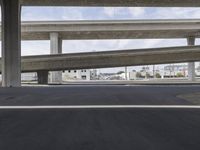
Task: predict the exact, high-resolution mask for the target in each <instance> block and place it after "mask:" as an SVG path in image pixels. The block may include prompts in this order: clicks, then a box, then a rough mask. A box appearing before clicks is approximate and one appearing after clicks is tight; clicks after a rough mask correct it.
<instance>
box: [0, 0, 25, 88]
mask: <svg viewBox="0 0 200 150" xmlns="http://www.w3.org/2000/svg"><path fill="white" fill-rule="evenodd" d="M0 2H1V10H2V86H3V87H19V86H21V35H20V34H21V6H20V3H19V0H0Z"/></svg>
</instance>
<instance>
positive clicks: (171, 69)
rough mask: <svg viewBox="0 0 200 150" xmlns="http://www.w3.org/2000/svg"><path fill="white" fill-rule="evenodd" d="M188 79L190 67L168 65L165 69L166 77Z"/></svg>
mask: <svg viewBox="0 0 200 150" xmlns="http://www.w3.org/2000/svg"><path fill="white" fill-rule="evenodd" d="M180 76H182V77H187V76H188V65H185V64H181V65H174V64H172V65H167V66H165V67H164V77H166V78H167V77H180Z"/></svg>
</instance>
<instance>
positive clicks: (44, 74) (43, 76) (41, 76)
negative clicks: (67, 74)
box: [37, 71, 48, 84]
mask: <svg viewBox="0 0 200 150" xmlns="http://www.w3.org/2000/svg"><path fill="white" fill-rule="evenodd" d="M37 77H38V84H48V71H38V72H37Z"/></svg>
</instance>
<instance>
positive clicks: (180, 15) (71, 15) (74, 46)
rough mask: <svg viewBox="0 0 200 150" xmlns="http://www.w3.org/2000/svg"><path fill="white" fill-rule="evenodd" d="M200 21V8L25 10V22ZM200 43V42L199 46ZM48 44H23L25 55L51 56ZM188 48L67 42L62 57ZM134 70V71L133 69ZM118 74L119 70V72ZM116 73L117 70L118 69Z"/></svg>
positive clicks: (161, 43)
mask: <svg viewBox="0 0 200 150" xmlns="http://www.w3.org/2000/svg"><path fill="white" fill-rule="evenodd" d="M192 18H193V19H198V18H200V9H199V8H141V7H137V8H132V7H130V8H123V7H118V8H111V7H106V8H104V7H89V8H88V7H23V8H22V21H36V20H37V21H38V20H41V21H44V20H121V19H137V20H138V19H192ZM196 43H197V44H198V43H199V40H197V42H196ZM49 45H50V44H49V41H40V42H38V41H23V42H22V55H40V54H49V51H50V46H49ZM181 45H186V39H179V40H176V39H150V40H82V41H78V40H68V41H64V42H63V53H72V52H86V51H104V50H113V49H116V50H117V49H130V48H132V49H134V48H150V47H165V46H181ZM130 69H132V68H130ZM117 70H118V69H117ZM115 71H116V69H115Z"/></svg>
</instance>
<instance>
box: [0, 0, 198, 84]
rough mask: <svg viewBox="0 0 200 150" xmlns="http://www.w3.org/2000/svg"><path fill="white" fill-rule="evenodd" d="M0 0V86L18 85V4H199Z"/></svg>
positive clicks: (192, 2) (184, 1) (56, 42)
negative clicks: (0, 28)
mask: <svg viewBox="0 0 200 150" xmlns="http://www.w3.org/2000/svg"><path fill="white" fill-rule="evenodd" d="M0 4H1V8H2V9H1V10H2V79H3V80H2V81H3V82H2V85H3V86H4V87H13V86H16V87H17V86H20V85H21V70H20V68H21V58H20V57H21V43H20V41H21V36H20V33H21V28H20V26H21V24H20V21H21V6H106V7H107V6H113V7H116V6H148V7H167V6H168V7H177V6H180V7H186V6H187V7H189V6H190V7H198V6H200V2H199V1H198V0H174V1H171V0H166V1H163V0H124V1H121V0H106V1H105V0H99V1H96V0H84V1H83V0H76V1H74V0H73V1H72V0H0ZM13 16H14V17H13ZM50 39H51V41H52V42H51V53H52V54H54V53H60V50H59V48H60V45H61V44H60V43H61V40H60V39H59V34H58V33H56V32H55V33H51V34H50ZM97 39H98V37H97ZM189 41H190V42H189V43H190V45H192V44H191V43H194V42H192V41H194V40H189ZM193 64H194V63H193ZM191 66H192V65H191ZM193 66H194V65H193Z"/></svg>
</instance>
